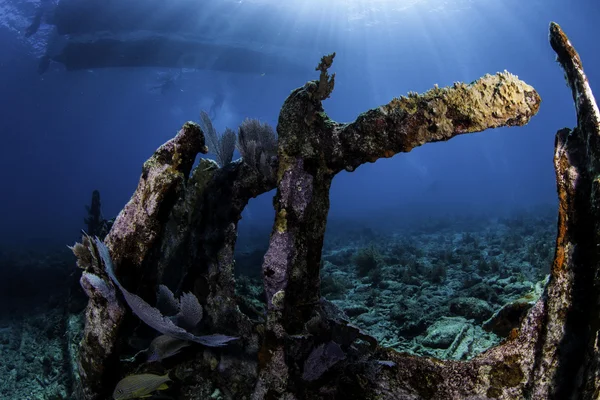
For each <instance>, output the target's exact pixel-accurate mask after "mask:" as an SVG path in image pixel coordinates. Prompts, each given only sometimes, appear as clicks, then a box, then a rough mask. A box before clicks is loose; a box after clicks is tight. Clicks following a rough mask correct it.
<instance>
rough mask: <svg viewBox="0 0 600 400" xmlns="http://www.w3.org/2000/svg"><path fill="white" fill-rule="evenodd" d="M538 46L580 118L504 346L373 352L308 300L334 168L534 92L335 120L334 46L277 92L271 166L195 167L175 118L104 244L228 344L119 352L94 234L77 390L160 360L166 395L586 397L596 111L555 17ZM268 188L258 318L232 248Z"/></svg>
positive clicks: (138, 284) (456, 127) (456, 90)
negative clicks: (242, 288) (526, 306)
mask: <svg viewBox="0 0 600 400" xmlns="http://www.w3.org/2000/svg"><path fill="white" fill-rule="evenodd" d="M550 43H551V45H552V47H553V49H554V50H555V51H556V53H557V54H558V61H559V62H560V64H561V66H562V67H563V69H564V70H565V72H566V77H567V81H568V83H569V85H570V87H571V89H572V91H573V97H574V100H575V103H576V110H577V120H578V125H577V127H576V128H575V129H573V130H570V129H562V130H560V131H559V132H558V133H557V136H556V151H555V157H554V161H555V168H556V174H557V187H558V195H559V213H558V215H559V223H558V236H557V240H556V250H555V257H554V262H553V266H552V269H551V276H550V279H549V281H548V283H547V285H546V287H545V290H544V293H543V295H542V297H541V298H540V299H539V300H538V301H537V302H536V303H535V304H534V305H533V307H532V308H531V309H530V311H529V313H528V314H527V316H526V317H525V319H524V321H523V322H522V324H521V326H520V327H519V328H518V329H513V330H512V331H511V332H510V334H509V336H508V339H507V340H506V341H505V342H503V343H502V344H500V345H498V346H497V347H494V348H492V349H490V350H488V351H486V352H485V353H483V354H480V355H479V356H476V357H474V358H473V359H471V360H469V361H454V360H438V359H433V358H427V357H418V356H415V355H408V354H404V353H398V352H397V351H395V350H393V349H390V348H385V347H381V346H379V344H378V343H377V341H376V340H375V339H374V338H372V337H370V336H369V335H367V334H365V333H364V332H362V331H361V330H360V329H358V328H356V327H354V326H353V325H351V324H350V323H349V322H348V319H347V318H346V316H345V315H344V314H343V313H342V312H341V311H340V310H339V309H337V307H335V306H334V305H333V304H332V303H331V302H328V301H327V300H325V299H323V298H321V295H320V276H319V275H320V268H321V254H322V248H323V240H324V234H325V224H326V221H327V215H328V211H329V191H330V185H331V182H332V179H333V177H334V176H335V175H336V174H337V173H339V172H341V171H343V170H347V171H353V170H354V169H356V168H357V167H358V166H360V165H361V164H364V163H367V162H374V161H376V160H377V159H379V158H383V157H391V156H393V155H395V154H397V153H400V152H408V151H410V150H412V149H413V148H415V147H417V146H420V145H423V144H426V143H429V142H437V141H446V140H449V139H451V138H453V137H455V136H457V135H461V134H466V133H472V132H480V131H484V130H486V129H489V128H496V127H501V126H520V125H524V124H526V123H527V122H528V121H529V120H530V118H532V117H533V116H534V115H535V114H536V113H537V111H538V108H539V106H540V101H541V99H540V97H539V95H538V94H537V92H536V91H535V89H533V88H532V87H531V86H529V85H527V84H526V83H524V82H523V81H521V80H519V79H518V78H517V77H516V76H514V75H512V74H510V73H508V72H503V73H498V74H496V75H486V76H484V77H482V78H480V79H479V80H477V81H474V82H472V83H470V84H463V83H455V84H454V85H453V86H452V87H448V88H438V87H437V86H436V87H434V88H433V89H431V90H429V91H428V92H426V93H423V94H416V93H410V94H409V95H408V96H406V97H400V98H397V99H393V100H392V101H390V102H389V103H388V104H386V105H383V106H380V107H377V108H374V109H372V110H368V111H366V112H364V113H362V114H361V115H359V116H358V117H357V118H356V119H355V120H354V121H353V122H351V123H346V124H342V123H338V122H335V121H332V120H331V119H329V117H328V116H327V114H326V113H325V111H324V108H323V105H322V102H323V101H324V100H325V99H327V98H328V97H329V96H330V94H331V92H332V91H333V89H334V82H335V81H334V75H330V74H329V72H328V70H329V68H330V67H331V65H332V62H333V59H334V56H335V54H332V55H328V56H325V57H323V58H322V60H321V63H320V64H319V66H318V67H317V69H316V70H317V71H319V74H320V76H319V79H318V80H315V81H310V82H308V83H306V84H305V85H304V86H303V87H300V88H298V89H296V90H294V91H292V92H291V94H290V95H289V96H288V98H287V99H286V100H285V102H284V104H283V107H282V109H281V112H280V116H279V122H278V127H277V132H278V135H279V138H278V149H277V156H276V157H272V158H271V159H269V160H268V163H269V166H270V168H271V169H270V170H266V169H264V168H255V167H254V166H252V165H248V164H247V163H245V162H244V161H243V160H237V161H234V162H232V163H229V164H228V165H225V166H223V167H222V168H219V167H218V166H217V165H216V163H214V162H212V161H210V160H201V161H200V162H199V164H198V166H197V167H195V168H194V169H193V170H192V165H193V161H194V159H195V157H196V155H197V154H198V153H202V152H206V150H207V149H206V147H205V145H204V134H203V132H202V130H201V129H200V127H199V126H198V125H197V124H194V123H186V124H185V125H184V127H183V128H182V129H181V131H180V132H179V133H178V135H177V136H176V137H175V138H174V139H172V140H171V141H169V142H167V143H166V144H164V145H163V146H161V147H160V148H159V149H158V150H157V151H156V153H155V154H154V155H153V156H152V157H151V158H150V159H149V160H148V161H147V162H146V163H145V164H144V168H143V171H142V176H141V178H140V183H139V185H138V188H137V190H136V192H135V193H134V195H133V196H132V199H131V200H130V202H129V203H128V204H127V205H126V206H125V208H124V209H123V211H122V212H121V213H120V214H119V215H118V217H117V218H116V220H115V222H114V225H113V227H112V229H111V231H110V232H109V234H108V235H107V237H106V239H105V243H106V245H107V247H108V249H109V250H110V255H111V257H112V259H113V262H114V265H115V272H116V275H118V277H119V279H120V281H122V282H123V285H124V286H125V287H127V288H128V290H130V291H132V292H134V293H135V294H137V295H138V296H140V297H142V298H144V299H145V300H146V301H148V302H149V303H152V302H154V301H155V300H156V298H155V296H156V287H157V285H158V284H160V283H165V282H169V283H170V284H171V286H172V287H176V288H177V290H176V291H177V292H178V294H179V293H182V292H187V291H189V292H192V293H193V294H194V295H195V296H196V297H197V298H198V300H199V302H200V304H201V305H202V307H203V309H204V318H203V321H202V325H201V326H200V329H201V330H202V331H203V332H207V333H216V332H218V333H221V334H229V335H234V336H237V337H239V340H237V341H235V342H232V343H231V344H229V345H228V346H226V347H224V348H219V349H214V348H200V349H198V348H194V350H193V351H194V353H193V355H192V356H188V357H185V355H184V354H182V357H180V358H177V359H176V360H175V361H172V360H171V361H165V363H163V364H161V365H152V366H148V365H145V364H139V363H138V364H136V363H131V362H128V363H124V362H123V361H122V358H123V354H122V349H123V348H124V347H125V346H126V343H127V341H128V339H129V338H130V337H131V336H132V335H133V334H134V333H135V334H137V333H138V332H137V330H138V328H137V325H136V323H134V320H135V317H133V316H131V314H130V313H128V312H127V308H126V305H125V303H124V302H123V301H122V299H120V298H119V297H118V295H117V294H116V291H115V288H114V286H112V284H111V282H110V281H109V280H108V277H107V275H106V272H105V271H104V269H103V266H102V264H101V262H100V261H99V257H98V253H97V249H96V248H95V247H94V245H93V243H92V242H91V241H89V240H87V241H86V240H84V243H83V244H78V245H76V246H74V247H73V248H74V251H75V253H76V255H77V256H78V263H79V265H80V266H82V267H83V268H84V270H85V273H84V274H83V276H82V285H83V286H84V288H85V289H86V293H87V294H88V296H89V298H90V300H89V302H88V306H87V309H86V314H85V319H86V323H85V332H84V336H83V340H82V342H81V346H80V351H79V355H78V370H79V375H80V376H79V377H78V380H77V382H78V387H79V390H78V392H79V395H80V397H81V398H82V399H85V400H96V399H103V398H106V397H107V396H108V395H109V394H110V393H111V392H112V390H113V389H114V386H115V385H116V382H117V381H118V380H119V378H120V377H122V376H125V375H126V374H128V373H134V372H135V373H137V372H146V371H147V370H148V369H149V368H154V370H153V371H154V372H157V373H159V372H164V370H165V369H167V370H169V371H171V376H172V377H173V378H174V380H176V383H175V384H174V385H173V388H172V390H173V391H174V393H176V394H175V396H176V398H178V399H186V400H187V399H190V400H191V399H206V398H213V397H215V396H216V398H219V397H220V398H223V399H256V400H259V399H290V400H291V399H325V398H327V399H330V398H345V399H483V398H497V399H515V398H530V399H565V398H580V399H592V398H595V396H596V395H597V393H598V391H600V388H599V387H598V385H600V383H599V382H600V380H599V379H598V375H599V373H600V371H599V370H598V369H599V365H598V361H597V360H598V359H599V357H598V356H599V355H598V350H597V346H596V342H597V337H598V331H599V328H600V321H599V316H600V310H598V307H599V306H598V304H600V303H599V302H598V300H599V298H598V297H599V294H600V278H599V277H598V273H597V271H596V268H595V266H596V265H597V264H598V259H599V254H598V249H597V246H596V243H598V240H599V239H600V238H599V237H598V233H599V232H600V230H599V228H600V227H599V225H598V224H599V223H600V215H598V212H599V211H598V210H599V209H600V208H599V207H598V194H600V192H599V189H598V182H599V181H598V178H597V176H598V166H597V161H596V160H597V159H598V154H596V153H597V152H598V151H599V149H600V146H598V143H597V142H596V141H597V140H598V138H599V137H600V113H599V112H598V108H597V106H596V103H595V101H594V98H593V96H592V93H591V90H590V89H589V85H588V83H587V79H586V77H585V75H584V73H583V68H582V65H581V60H580V59H579V56H578V54H577V53H576V51H575V50H574V48H573V47H572V45H571V43H570V42H569V41H568V39H567V37H566V36H565V34H564V33H563V32H562V30H561V29H560V27H559V26H558V25H557V24H551V26H550ZM269 171H270V172H272V173H269ZM272 189H277V193H276V195H275V198H274V207H275V212H276V217H275V221H274V224H273V229H272V233H271V237H270V243H269V248H268V251H267V252H266V254H265V257H264V263H263V266H262V278H263V282H264V290H265V294H266V297H267V307H268V311H267V315H266V320H265V321H253V320H251V319H250V318H248V316H246V315H245V314H243V313H242V312H241V311H240V308H239V306H238V304H237V297H236V294H235V280H234V275H233V270H234V259H233V250H234V248H235V241H236V237H237V223H238V221H239V220H240V218H241V213H242V211H243V209H244V207H245V206H246V205H247V203H248V201H249V200H250V199H251V198H253V197H256V196H258V195H260V194H262V193H265V192H267V191H269V190H272ZM90 274H93V276H95V277H99V278H100V279H102V280H103V282H104V284H100V283H99V282H98V280H97V279H96V278H93V279H91V278H90ZM190 351H192V350H190ZM157 369H158V370H160V371H157ZM211 396H212V397H211Z"/></svg>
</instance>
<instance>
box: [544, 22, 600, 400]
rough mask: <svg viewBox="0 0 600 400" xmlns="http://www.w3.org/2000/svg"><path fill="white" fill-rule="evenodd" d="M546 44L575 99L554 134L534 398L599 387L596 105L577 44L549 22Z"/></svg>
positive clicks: (599, 147)
mask: <svg viewBox="0 0 600 400" xmlns="http://www.w3.org/2000/svg"><path fill="white" fill-rule="evenodd" d="M550 44H551V46H552V48H553V49H554V51H555V52H556V55H557V61H558V62H559V63H560V65H561V67H562V68H563V70H564V72H565V78H566V80H567V83H568V85H569V87H570V88H571V92H572V94H573V100H574V102H575V110H576V113H577V127H575V128H574V129H568V128H565V129H561V130H560V131H558V133H557V134H556V142H555V154H554V166H555V169H556V180H557V189H558V198H559V207H558V236H557V240H556V255H555V260H554V264H553V267H552V275H551V276H552V279H551V283H550V285H549V289H548V300H547V307H548V317H547V328H546V337H547V339H546V341H545V343H544V347H543V349H542V353H543V358H544V359H545V360H546V362H545V363H542V364H541V365H540V369H539V370H538V371H537V374H536V377H535V380H536V381H537V382H543V380H544V379H549V378H552V381H553V385H552V386H549V387H544V386H542V385H540V386H539V390H537V391H536V394H538V396H539V398H556V399H563V398H580V399H591V398H597V396H598V393H599V392H600V351H599V348H598V343H599V341H600V337H599V334H600V331H599V330H600V307H599V306H598V305H599V304H600V303H599V301H600V276H599V269H598V268H599V266H600V248H599V247H598V244H599V243H600V112H599V111H598V106H597V104H596V101H595V99H594V96H593V94H592V90H591V88H590V85H589V82H588V80H587V77H586V76H585V74H584V71H583V65H582V63H581V59H580V57H579V54H578V53H577V51H575V49H574V47H573V46H572V44H571V42H570V41H569V39H568V38H567V36H566V35H565V33H564V32H563V31H562V29H561V28H560V26H559V25H558V24H556V23H551V24H550Z"/></svg>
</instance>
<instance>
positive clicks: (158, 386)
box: [113, 374, 171, 400]
mask: <svg viewBox="0 0 600 400" xmlns="http://www.w3.org/2000/svg"><path fill="white" fill-rule="evenodd" d="M169 381H171V378H169V374H165V375H162V376H161V375H154V374H138V375H129V376H126V377H125V378H123V379H121V380H120V381H119V383H117V387H116V388H115V391H114V392H113V399H115V400H126V399H139V398H141V397H150V395H151V393H152V392H155V391H157V390H165V389H168V388H169V387H168V386H167V382H169Z"/></svg>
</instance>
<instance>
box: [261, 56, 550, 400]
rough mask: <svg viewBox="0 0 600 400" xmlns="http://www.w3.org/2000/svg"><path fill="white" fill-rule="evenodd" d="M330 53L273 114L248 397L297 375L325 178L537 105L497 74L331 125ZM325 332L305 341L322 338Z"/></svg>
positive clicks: (521, 118)
mask: <svg viewBox="0 0 600 400" xmlns="http://www.w3.org/2000/svg"><path fill="white" fill-rule="evenodd" d="M334 56H335V54H332V55H329V56H325V57H323V58H322V59H321V63H320V64H319V65H318V66H317V68H316V70H318V71H320V77H319V80H318V81H311V82H308V83H307V84H306V85H304V87H302V88H299V89H296V90H295V91H293V92H292V93H291V94H290V96H289V97H288V98H287V99H286V101H285V103H284V105H283V107H282V110H281V113H280V116H279V123H278V128H277V130H278V134H279V148H278V159H279V169H278V186H277V195H276V196H275V200H274V205H275V212H276V216H275V223H274V226H273V231H272V234H271V240H270V246H269V250H268V251H267V253H266V255H265V260H264V264H263V278H264V284H265V292H266V295H267V301H268V318H267V327H266V336H265V342H264V345H263V348H262V350H261V353H260V355H259V364H260V367H261V371H260V377H259V382H258V384H257V387H256V390H255V398H257V399H258V398H284V397H282V396H285V393H286V392H287V390H288V389H290V388H291V387H292V386H294V385H295V383H294V382H293V381H294V380H295V379H297V377H298V376H300V375H302V373H301V372H302V371H301V370H302V363H303V360H298V359H297V358H298V355H299V354H300V355H303V354H305V353H306V351H305V352H303V351H301V350H300V351H299V350H298V348H299V347H300V348H301V347H302V346H300V345H298V344H296V345H294V344H293V342H294V340H296V339H298V340H301V339H299V338H300V337H302V334H304V333H307V332H308V331H311V336H312V337H313V338H314V337H315V336H318V329H317V330H316V331H315V329H312V328H311V329H308V328H307V325H306V324H307V323H308V322H309V320H310V321H312V322H311V326H313V327H314V325H315V324H316V323H315V321H316V320H318V319H319V317H320V311H321V310H320V306H319V297H320V293H319V285H320V281H319V268H320V260H321V250H322V245H323V239H324V234H325V224H326V220H327V214H328V211H329V190H330V186H331V182H332V179H333V177H334V176H335V175H336V174H337V173H339V172H340V171H342V170H344V169H345V170H348V171H353V170H354V169H355V168H357V167H358V166H360V165H361V164H364V163H366V162H374V161H376V160H377V159H379V158H382V157H391V156H393V155H394V154H396V153H399V152H408V151H410V150H412V149H413V148H414V147H417V146H420V145H422V144H425V143H427V142H436V141H445V140H449V139H451V138H452V137H454V136H457V135H460V134H464V133H471V132H478V131H483V130H485V129H488V128H495V127H500V126H517V125H524V124H525V123H527V122H528V121H529V119H530V118H531V117H532V116H533V115H535V114H536V112H537V110H538V108H539V103H540V98H539V96H538V94H537V93H536V91H535V90H534V89H533V88H532V87H530V86H529V85H527V84H525V83H523V82H522V81H520V80H518V79H517V77H515V76H514V75H511V74H510V73H507V72H505V73H499V74H496V75H494V76H491V75H486V76H485V77H483V78H481V79H480V80H478V81H476V82H473V83H472V84H470V85H466V84H459V83H457V84H455V85H454V86H453V87H451V88H444V89H440V88H437V87H436V88H434V89H432V90H430V91H429V92H427V93H425V94H423V95H417V94H410V95H409V97H401V98H399V99H394V100H392V101H391V102H390V103H389V104H387V105H384V106H381V107H378V108H375V109H372V110H369V111H367V112H366V113H363V114H361V115H360V116H359V117H358V118H357V119H356V120H355V121H354V122H352V123H350V124H340V123H336V122H334V121H332V120H330V119H329V118H328V117H327V115H326V113H325V112H324V110H323V106H322V101H323V100H325V99H327V98H328V97H329V96H330V94H331V92H332V90H333V87H334V76H330V75H329V74H328V72H327V71H328V69H329V67H330V66H331V64H332V61H333V58H334ZM316 325H318V324H316ZM327 336H328V334H324V337H323V338H317V339H314V340H317V341H319V340H323V341H325V340H327V338H326V337H327ZM291 348H294V349H295V350H294V355H293V356H292V354H291V353H290V349H291ZM291 390H292V391H293V389H291Z"/></svg>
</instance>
